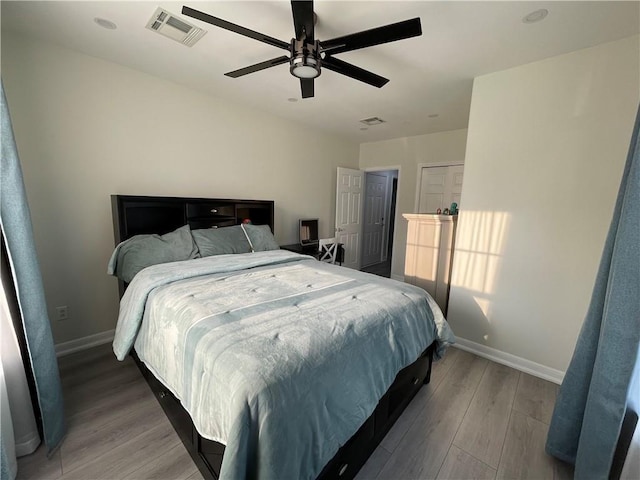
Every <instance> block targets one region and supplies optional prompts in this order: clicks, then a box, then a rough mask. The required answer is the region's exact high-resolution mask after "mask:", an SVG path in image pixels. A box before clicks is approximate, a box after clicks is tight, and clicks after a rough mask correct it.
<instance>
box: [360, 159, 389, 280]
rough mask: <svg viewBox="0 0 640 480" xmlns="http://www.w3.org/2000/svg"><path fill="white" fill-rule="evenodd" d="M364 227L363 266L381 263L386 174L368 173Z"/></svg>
mask: <svg viewBox="0 0 640 480" xmlns="http://www.w3.org/2000/svg"><path fill="white" fill-rule="evenodd" d="M365 183H366V194H365V200H364V202H365V203H364V225H363V230H362V262H361V263H362V266H363V267H366V266H367V265H372V264H374V263H379V262H380V261H381V260H382V249H383V245H384V241H383V240H384V222H385V218H384V216H385V203H386V198H387V184H388V179H387V175H386V174H380V173H372V172H368V173H366V182H365Z"/></svg>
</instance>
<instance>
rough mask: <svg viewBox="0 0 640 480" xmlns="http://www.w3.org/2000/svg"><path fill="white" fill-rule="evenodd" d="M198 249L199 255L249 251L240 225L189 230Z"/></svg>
mask: <svg viewBox="0 0 640 480" xmlns="http://www.w3.org/2000/svg"><path fill="white" fill-rule="evenodd" d="M191 234H192V235H193V239H194V240H195V242H196V245H197V246H198V250H200V255H202V256H203V257H209V256H211V255H224V254H226V253H249V252H250V251H251V247H250V246H249V242H248V241H247V237H245V236H244V232H243V231H242V228H241V227H240V225H234V226H233V227H221V228H204V229H201V230H194V231H192V232H191Z"/></svg>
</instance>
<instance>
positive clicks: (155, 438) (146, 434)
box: [62, 421, 182, 480]
mask: <svg viewBox="0 0 640 480" xmlns="http://www.w3.org/2000/svg"><path fill="white" fill-rule="evenodd" d="M178 445H179V446H182V444H181V442H180V438H179V437H178V435H177V434H176V432H175V431H174V430H173V427H172V426H171V424H170V423H169V422H168V421H162V422H158V425H155V426H153V427H152V428H149V429H146V430H144V431H143V432H141V433H140V434H138V435H131V436H130V437H129V438H128V439H127V440H126V441H124V442H120V443H118V444H114V445H111V448H110V449H109V450H107V451H105V452H102V454H100V455H97V456H89V457H88V458H87V459H85V462H84V463H82V464H81V465H79V466H77V467H76V468H74V469H70V470H65V467H64V465H63V473H64V475H63V477H62V480H86V479H92V480H103V479H105V480H112V479H120V478H124V477H125V476H126V475H128V474H129V473H132V472H134V471H135V470H137V469H139V468H140V467H142V466H144V465H146V464H147V463H149V462H153V461H155V460H156V459H158V458H160V457H162V456H163V455H166V453H167V452H169V451H171V450H172V449H173V448H174V447H176V446H178ZM87 460H88V461H87Z"/></svg>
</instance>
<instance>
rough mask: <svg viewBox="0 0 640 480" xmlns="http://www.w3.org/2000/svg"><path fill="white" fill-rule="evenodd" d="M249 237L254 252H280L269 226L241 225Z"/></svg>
mask: <svg viewBox="0 0 640 480" xmlns="http://www.w3.org/2000/svg"><path fill="white" fill-rule="evenodd" d="M243 227H244V229H245V230H246V232H247V235H249V240H251V244H252V245H253V251H254V252H266V251H267V250H280V245H278V242H276V239H275V238H273V233H271V228H270V227H269V225H251V224H245V225H243Z"/></svg>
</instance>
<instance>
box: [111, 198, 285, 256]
mask: <svg viewBox="0 0 640 480" xmlns="http://www.w3.org/2000/svg"><path fill="white" fill-rule="evenodd" d="M111 212H112V215H113V234H114V239H115V243H116V245H117V244H118V243H120V242H122V241H124V240H127V239H128V238H131V237H133V236H134V235H140V234H143V233H157V234H159V235H162V234H165V233H168V232H171V231H173V230H175V229H176V228H178V227H181V226H183V225H187V224H188V225H189V226H190V227H191V228H192V229H193V230H196V229H198V228H211V227H226V226H230V225H239V224H240V223H242V221H243V220H244V219H247V218H248V219H251V222H252V223H253V224H255V225H269V227H271V231H272V232H273V212H274V203H273V201H272V200H229V199H220V198H187V197H145V196H137V195H111Z"/></svg>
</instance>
